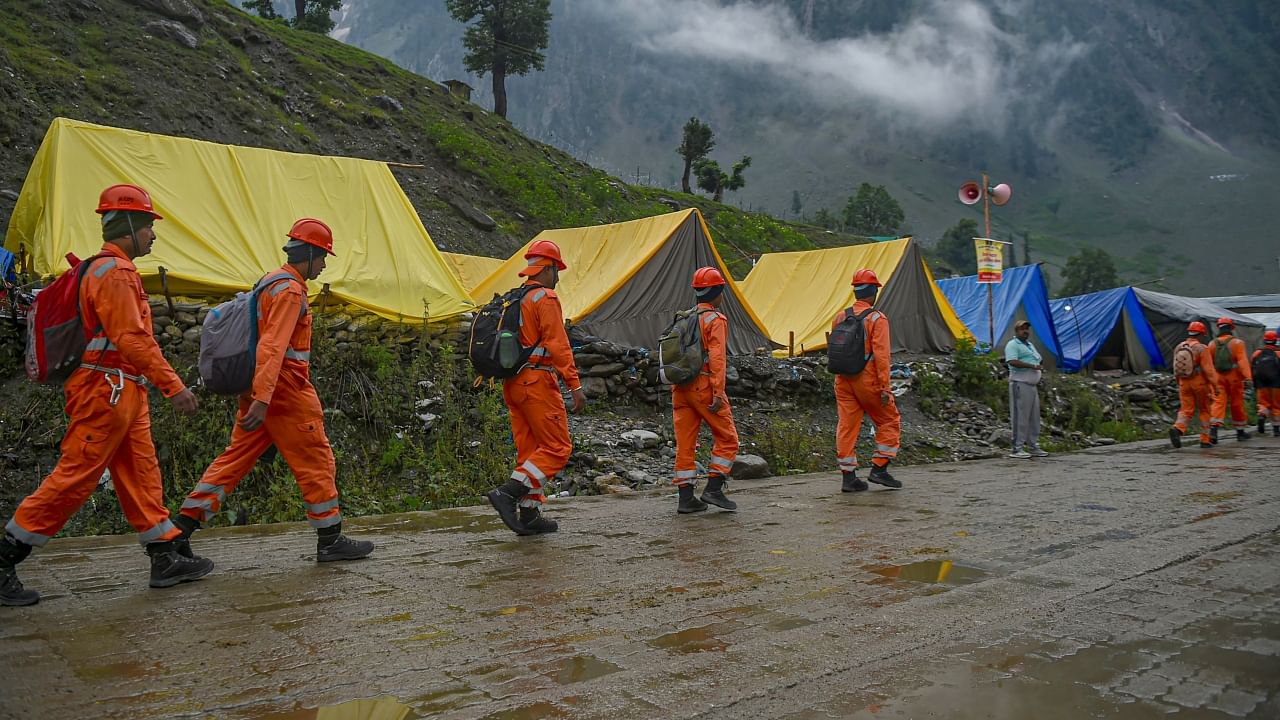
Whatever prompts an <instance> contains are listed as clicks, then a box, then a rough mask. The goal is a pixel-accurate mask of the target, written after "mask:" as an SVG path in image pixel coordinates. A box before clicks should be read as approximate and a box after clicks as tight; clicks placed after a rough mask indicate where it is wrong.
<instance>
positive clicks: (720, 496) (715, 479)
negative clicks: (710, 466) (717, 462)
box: [702, 473, 738, 510]
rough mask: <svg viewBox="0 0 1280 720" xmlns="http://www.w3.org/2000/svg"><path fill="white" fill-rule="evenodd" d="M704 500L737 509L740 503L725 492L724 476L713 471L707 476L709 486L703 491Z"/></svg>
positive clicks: (721, 506)
mask: <svg viewBox="0 0 1280 720" xmlns="http://www.w3.org/2000/svg"><path fill="white" fill-rule="evenodd" d="M702 502H704V503H709V504H711V505H715V506H716V507H718V508H722V509H725V510H737V509H738V503H736V502H734V501H732V500H730V499H729V497H728V496H727V495H725V494H724V476H723V475H720V474H718V473H712V474H710V475H708V476H707V487H706V489H705V490H703V491H702Z"/></svg>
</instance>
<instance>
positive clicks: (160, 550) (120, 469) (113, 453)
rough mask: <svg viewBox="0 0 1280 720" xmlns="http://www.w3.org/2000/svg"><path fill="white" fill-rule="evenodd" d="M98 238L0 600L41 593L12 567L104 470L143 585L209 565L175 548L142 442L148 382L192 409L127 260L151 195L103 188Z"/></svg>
mask: <svg viewBox="0 0 1280 720" xmlns="http://www.w3.org/2000/svg"><path fill="white" fill-rule="evenodd" d="M97 212H98V213H99V214H101V215H102V237H103V240H104V241H105V242H104V244H103V246H102V250H100V251H99V253H98V255H96V256H94V257H92V258H90V259H89V260H86V261H85V262H88V263H90V265H89V266H88V268H87V270H86V272H85V274H84V276H83V279H82V280H81V282H80V291H79V302H80V317H81V319H82V321H83V323H84V327H85V328H86V329H89V330H92V331H93V335H92V337H91V339H90V340H89V343H88V346H87V347H86V349H85V353H84V358H83V359H84V362H83V363H82V364H81V365H80V368H79V369H78V370H76V371H75V372H74V373H72V374H71V377H69V378H67V381H66V383H65V385H64V386H63V393H64V395H65V396H66V403H67V404H66V411H67V416H68V417H69V418H70V421H69V423H68V425H67V433H66V435H64V436H63V438H62V456H61V457H60V458H58V465H57V466H56V467H55V468H54V469H53V472H51V473H49V475H48V476H47V477H46V478H45V479H44V481H43V482H41V483H40V487H39V488H37V489H36V491H35V492H34V493H32V494H31V495H29V496H27V498H26V499H24V500H23V501H22V503H21V504H20V505H19V506H18V510H17V512H15V513H14V515H13V518H12V519H11V520H9V522H8V524H7V525H6V526H5V535H4V537H3V538H2V539H0V604H3V605H31V604H34V603H36V602H38V601H39V600H40V594H39V593H37V592H36V591H34V590H26V589H24V588H23V587H22V583H21V582H19V581H18V576H17V573H16V572H15V570H14V566H15V565H17V564H18V563H19V562H21V561H22V560H23V559H24V558H26V557H27V555H28V554H29V553H30V552H31V548H32V546H37V547H38V546H41V545H44V544H45V543H47V542H49V539H50V538H52V537H53V536H54V535H56V534H57V533H58V531H59V530H61V529H62V526H63V525H65V524H66V522H67V520H68V519H69V518H70V517H71V516H72V515H73V514H74V513H75V512H76V510H78V509H79V508H80V506H81V505H83V504H84V501H85V500H86V499H88V497H89V495H90V494H92V493H93V490H94V488H95V487H97V485H98V479H99V478H100V477H101V476H102V472H103V470H107V469H109V470H111V478H112V482H113V484H114V487H115V491H116V497H117V498H118V499H119V500H120V509H121V510H123V511H124V515H125V517H126V518H128V520H129V524H130V525H133V527H134V528H135V529H137V531H138V539H139V541H140V542H141V543H142V544H143V545H144V546H145V547H146V551H147V554H148V555H149V556H151V587H171V586H173V585H177V584H178V583H180V582H186V581H188V580H195V579H197V578H200V577H203V576H205V575H207V574H208V573H209V571H210V570H212V569H213V562H211V561H209V560H206V559H204V558H196V557H182V556H180V555H179V554H178V553H177V552H176V551H175V548H174V543H173V540H174V538H176V537H177V536H178V529H177V528H176V527H174V526H173V523H171V522H170V521H169V511H168V509H166V508H165V504H164V488H163V487H162V485H161V479H160V465H159V463H157V462H156V451H155V446H154V445H152V443H151V410H150V406H149V404H148V402H147V384H148V383H150V384H153V385H155V387H156V388H157V389H159V390H160V392H161V393H163V394H164V396H165V397H166V398H169V400H171V401H172V402H173V406H174V408H175V409H176V410H177V411H178V412H180V413H182V414H184V415H191V414H194V413H195V412H196V409H197V407H198V402H197V401H196V397H195V395H193V394H192V392H191V391H190V390H188V389H187V387H186V386H185V385H184V384H183V383H182V380H181V379H179V377H178V375H177V373H175V372H174V371H173V368H172V367H170V366H169V363H168V362H167V361H166V360H165V359H164V355H163V354H162V353H161V352H160V346H159V345H157V344H156V341H155V337H154V336H153V335H152V333H151V306H150V305H148V303H147V294H146V292H145V291H143V289H142V280H141V278H139V277H138V271H137V269H136V268H135V267H134V264H133V259H134V258H136V257H140V256H142V255H146V254H147V253H149V252H151V246H152V244H153V243H154V242H155V239H156V233H155V230H154V229H153V228H152V225H153V223H154V222H155V221H156V220H160V219H161V217H160V215H158V214H157V213H156V212H155V209H154V208H153V207H152V205H151V196H150V195H148V194H147V192H146V191H145V190H143V189H142V188H140V187H137V186H136V185H113V186H111V187H109V188H107V189H106V190H103V191H102V195H101V197H100V198H99V200H98V210H97Z"/></svg>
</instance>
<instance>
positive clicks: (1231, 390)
mask: <svg viewBox="0 0 1280 720" xmlns="http://www.w3.org/2000/svg"><path fill="white" fill-rule="evenodd" d="M1222 343H1228V344H1229V345H1228V347H1230V348H1231V361H1232V362H1233V363H1234V364H1235V367H1233V368H1231V369H1230V370H1226V371H1222V370H1219V371H1218V397H1217V398H1216V399H1215V401H1214V403H1213V418H1212V419H1211V421H1212V422H1213V424H1214V425H1217V426H1219V427H1221V426H1222V425H1223V424H1224V423H1225V422H1226V419H1227V405H1228V403H1230V405H1231V426H1232V427H1234V428H1236V429H1240V428H1244V427H1247V426H1248V425H1249V416H1248V415H1247V414H1245V411H1244V381H1245V380H1250V381H1252V380H1253V369H1252V368H1251V367H1250V366H1249V360H1248V358H1247V357H1246V355H1245V348H1244V341H1243V340H1241V339H1240V338H1238V337H1233V336H1232V335H1230V334H1226V333H1224V334H1222V335H1219V336H1218V337H1217V338H1215V339H1213V340H1211V341H1209V356H1210V358H1212V357H1213V355H1214V354H1215V351H1216V350H1217V348H1218V345H1221V344H1222Z"/></svg>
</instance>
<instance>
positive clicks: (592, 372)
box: [582, 362, 627, 377]
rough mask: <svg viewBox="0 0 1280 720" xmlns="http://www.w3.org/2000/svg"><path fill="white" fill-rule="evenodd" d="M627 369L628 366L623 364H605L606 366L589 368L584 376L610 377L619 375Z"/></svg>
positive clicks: (584, 372)
mask: <svg viewBox="0 0 1280 720" xmlns="http://www.w3.org/2000/svg"><path fill="white" fill-rule="evenodd" d="M626 369H627V366H626V365H623V364H622V363H616V362H614V363H605V364H604V365H596V366H594V367H589V368H587V369H586V370H585V371H583V372H582V374H583V375H587V376H589V377H609V376H610V375H617V374H618V373H620V372H622V371H623V370H626Z"/></svg>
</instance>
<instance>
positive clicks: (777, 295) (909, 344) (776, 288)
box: [742, 238, 969, 353]
mask: <svg viewBox="0 0 1280 720" xmlns="http://www.w3.org/2000/svg"><path fill="white" fill-rule="evenodd" d="M863 268H870V269H872V270H874V271H875V273H876V277H878V278H880V282H881V283H883V284H884V287H883V288H882V289H881V292H880V297H879V298H878V299H877V301H876V307H878V308H880V309H881V310H883V311H884V313H885V314H886V315H888V316H889V321H890V328H891V330H890V337H891V338H892V341H893V350H894V351H895V352H900V351H913V352H948V351H950V350H951V349H952V348H953V347H954V346H955V339H956V338H957V337H965V336H968V335H969V331H968V330H966V329H965V326H964V323H962V322H961V321H960V318H959V317H958V316H957V315H956V312H955V310H953V309H952V308H951V305H950V303H948V302H947V299H946V297H945V296H944V295H943V294H942V291H941V290H939V289H938V285H937V283H935V282H934V281H933V276H932V274H930V273H929V268H928V267H926V266H925V264H924V259H923V258H922V257H921V255H920V250H919V246H918V245H917V244H916V243H915V242H914V241H913V240H912V239H911V238H907V239H905V240H895V241H892V242H883V243H873V244H869V245H850V246H847V247H838V248H828V249H824V250H804V251H799V252H785V253H767V254H765V255H763V256H761V258H760V260H759V262H757V263H756V266H755V267H754V268H752V270H751V273H750V274H748V275H747V278H746V279H745V280H743V281H742V291H743V293H744V294H745V295H746V297H747V300H748V301H749V302H750V303H751V307H752V308H753V309H755V311H756V312H757V313H758V314H759V315H760V318H761V319H762V320H764V323H765V327H767V328H768V329H769V333H770V336H771V337H772V338H773V340H774V341H775V342H777V343H778V344H780V345H783V346H786V345H787V344H788V342H789V340H790V336H791V333H795V351H796V352H797V353H800V352H811V351H814V350H821V349H823V348H825V347H826V346H827V339H826V336H827V333H828V332H830V330H831V320H832V319H833V318H834V317H835V316H836V313H838V312H840V311H841V310H843V309H845V308H847V307H850V306H851V305H853V302H854V297H853V287H852V286H850V285H849V280H850V279H851V278H852V277H853V273H854V272H855V271H857V270H861V269H863Z"/></svg>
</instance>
